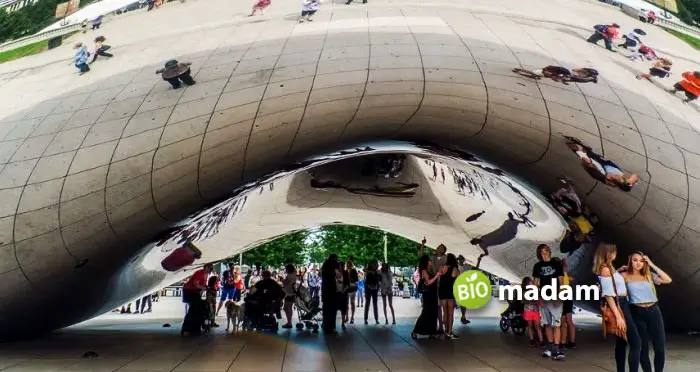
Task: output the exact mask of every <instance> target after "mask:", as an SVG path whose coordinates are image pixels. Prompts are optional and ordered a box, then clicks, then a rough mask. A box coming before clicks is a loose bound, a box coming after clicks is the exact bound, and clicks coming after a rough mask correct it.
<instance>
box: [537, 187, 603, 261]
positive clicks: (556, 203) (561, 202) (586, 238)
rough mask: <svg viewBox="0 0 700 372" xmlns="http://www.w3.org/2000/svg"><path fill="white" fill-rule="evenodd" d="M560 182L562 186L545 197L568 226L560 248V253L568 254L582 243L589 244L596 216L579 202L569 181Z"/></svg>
mask: <svg viewBox="0 0 700 372" xmlns="http://www.w3.org/2000/svg"><path fill="white" fill-rule="evenodd" d="M560 182H561V183H562V186H561V187H560V188H559V189H558V190H556V191H555V192H553V193H550V194H546V196H547V199H548V200H549V202H550V203H551V204H552V206H553V207H554V208H555V209H556V210H557V212H559V214H561V216H562V217H564V219H565V220H566V222H567V223H568V225H569V229H568V230H567V232H566V235H565V236H564V238H563V239H562V241H561V245H560V248H561V253H567V254H570V253H573V252H574V251H576V250H577V249H578V248H580V247H581V246H582V245H583V244H584V243H588V242H591V238H592V236H593V235H594V233H595V230H594V228H595V225H596V224H597V223H598V216H597V215H596V214H595V213H593V212H592V211H591V210H590V209H589V208H588V206H587V205H585V204H584V203H583V202H582V201H581V199H580V198H579V196H578V194H577V193H576V190H575V189H574V186H573V184H572V183H571V181H570V180H568V179H564V178H562V179H560Z"/></svg>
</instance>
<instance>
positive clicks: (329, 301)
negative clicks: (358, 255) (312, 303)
mask: <svg viewBox="0 0 700 372" xmlns="http://www.w3.org/2000/svg"><path fill="white" fill-rule="evenodd" d="M338 263H339V262H338V256H337V255H336V254H331V255H330V256H328V259H326V261H325V262H324V263H323V265H321V301H322V303H323V307H322V310H321V311H322V313H323V323H322V328H323V333H324V334H337V333H338V331H337V330H336V328H335V325H336V317H337V315H338V306H337V296H336V285H337V281H336V270H337V268H338Z"/></svg>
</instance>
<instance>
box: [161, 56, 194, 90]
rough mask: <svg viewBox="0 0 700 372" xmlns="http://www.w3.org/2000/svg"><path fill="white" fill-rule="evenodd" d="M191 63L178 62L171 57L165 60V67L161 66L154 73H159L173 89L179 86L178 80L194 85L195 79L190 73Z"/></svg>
mask: <svg viewBox="0 0 700 372" xmlns="http://www.w3.org/2000/svg"><path fill="white" fill-rule="evenodd" d="M191 65H192V64H191V63H188V62H186V63H180V62H178V61H177V60H174V59H171V60H170V61H168V62H165V68H161V69H160V70H158V71H156V74H161V76H162V77H163V80H165V81H167V82H168V83H170V85H172V87H173V89H178V88H180V86H181V84H180V82H183V83H185V85H194V84H195V81H194V79H192V75H190V66H191Z"/></svg>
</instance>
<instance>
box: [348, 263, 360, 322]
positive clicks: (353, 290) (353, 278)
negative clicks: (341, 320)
mask: <svg viewBox="0 0 700 372" xmlns="http://www.w3.org/2000/svg"><path fill="white" fill-rule="evenodd" d="M345 271H346V272H347V277H348V288H347V291H346V292H347V302H349V304H348V303H346V304H345V305H344V306H345V307H346V308H347V307H348V305H349V306H350V317H349V321H350V324H355V296H356V294H357V292H358V291H359V288H360V286H359V283H360V275H359V273H358V272H357V269H356V268H355V265H354V264H353V263H352V261H350V260H347V261H345ZM347 321H348V319H346V322H347Z"/></svg>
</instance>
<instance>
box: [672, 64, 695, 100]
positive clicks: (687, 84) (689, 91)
mask: <svg viewBox="0 0 700 372" xmlns="http://www.w3.org/2000/svg"><path fill="white" fill-rule="evenodd" d="M682 76H683V80H681V81H679V82H677V83H676V84H674V85H673V89H671V90H669V91H668V92H669V93H674V94H675V93H676V92H683V93H685V99H684V100H683V103H688V102H690V101H694V100H696V99H698V96H700V71H695V72H689V71H687V72H684V73H683V75H682Z"/></svg>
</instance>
